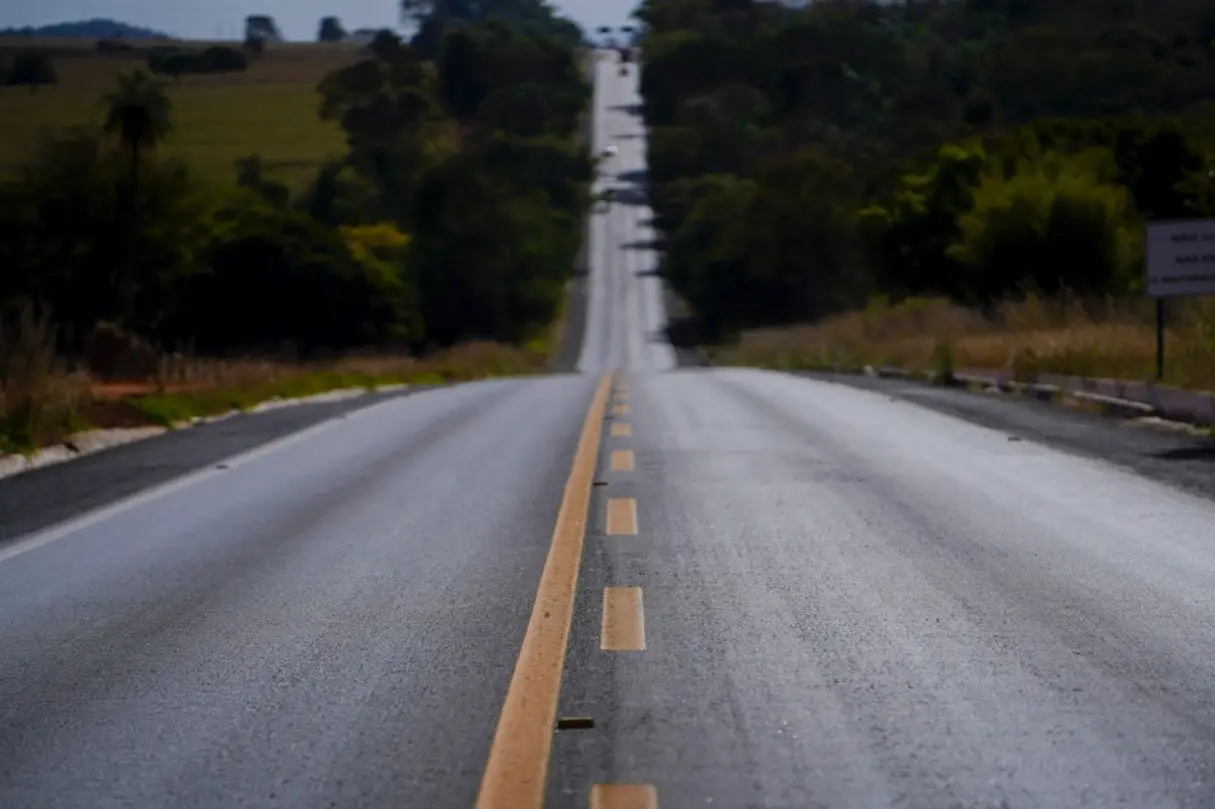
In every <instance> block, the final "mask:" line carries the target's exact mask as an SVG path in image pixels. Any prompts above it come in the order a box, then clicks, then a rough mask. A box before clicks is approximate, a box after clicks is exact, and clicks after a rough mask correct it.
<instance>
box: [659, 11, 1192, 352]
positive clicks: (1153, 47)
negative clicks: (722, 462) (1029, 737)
mask: <svg viewBox="0 0 1215 809" xmlns="http://www.w3.org/2000/svg"><path fill="white" fill-rule="evenodd" d="M636 16H637V17H638V19H639V21H640V22H641V23H642V24H643V26H644V29H643V30H644V39H643V44H642V48H643V52H642V60H643V64H644V70H643V72H642V77H641V82H642V96H643V101H644V104H643V109H642V111H641V114H643V115H644V117H645V120H646V123H647V125H648V126H649V127H650V152H649V153H650V183H651V196H652V201H653V206H654V208H655V214H656V217H657V220H658V224H659V226H660V227H661V229H662V230H663V232H664V233H665V234H666V236H667V250H666V253H665V256H664V259H663V264H662V269H661V271H662V273H663V274H664V276H665V277H666V278H667V279H668V280H669V281H670V282H671V283H672V285H673V286H674V287H675V288H676V289H677V290H678V291H679V292H680V293H682V294H683V296H684V297H686V298H687V299H688V301H689V303H690V304H691V305H692V307H693V309H694V310H695V312H696V313H697V315H698V317H699V320H700V326H701V327H702V328H703V329H704V330H705V333H706V336H708V337H713V338H720V337H722V336H724V335H728V334H730V333H732V332H735V331H737V330H739V329H742V328H748V327H753V326H759V325H769V324H779V323H785V322H792V321H806V320H813V319H816V318H818V317H821V316H823V315H826V314H829V313H831V312H834V311H838V310H841V309H844V308H849V307H854V306H861V305H864V304H865V303H866V302H867V301H869V300H871V299H873V298H874V297H875V296H879V297H886V298H895V299H898V298H903V297H908V296H916V295H945V296H949V297H951V298H953V299H954V300H956V301H959V302H961V303H965V304H968V305H975V306H980V307H982V306H987V305H990V304H992V303H994V302H997V301H999V300H1001V299H1005V298H1008V297H1010V296H1016V295H1019V294H1023V293H1025V292H1027V291H1039V292H1045V293H1053V292H1058V291H1064V290H1066V291H1069V292H1072V293H1076V294H1078V295H1120V294H1130V293H1136V292H1137V291H1139V289H1140V283H1141V282H1140V279H1141V276H1142V269H1143V268H1142V231H1143V224H1144V222H1146V221H1149V220H1151V219H1154V218H1169V217H1186V216H1207V215H1211V214H1212V213H1215V173H1212V167H1213V166H1212V162H1211V154H1212V150H1213V146H1215V138H1213V137H1212V124H1213V123H1215V101H1213V99H1215V9H1212V8H1211V6H1210V4H1209V3H1204V2H1201V0H1153V1H1152V2H1150V3H1149V2H1147V0H1089V2H1085V3H1053V2H1048V1H1047V0H959V1H957V2H948V1H947V0H905V2H902V3H876V2H868V1H866V0H818V1H816V2H814V3H811V4H809V5H808V6H806V7H804V8H791V7H787V6H784V5H781V4H774V3H764V2H753V0H645V1H644V2H643V3H642V5H641V6H640V8H639V9H638V11H637V15H636Z"/></svg>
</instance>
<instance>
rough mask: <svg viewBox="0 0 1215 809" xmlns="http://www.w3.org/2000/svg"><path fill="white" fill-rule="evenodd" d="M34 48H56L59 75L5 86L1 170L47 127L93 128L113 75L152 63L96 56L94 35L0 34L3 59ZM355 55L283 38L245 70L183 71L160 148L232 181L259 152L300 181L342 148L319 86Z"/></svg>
mask: <svg viewBox="0 0 1215 809" xmlns="http://www.w3.org/2000/svg"><path fill="white" fill-rule="evenodd" d="M176 44H181V45H185V46H188V47H200V46H205V45H207V44H209V43H176ZM224 44H228V45H231V44H232V43H224ZM31 45H40V46H41V47H44V48H45V49H46V50H48V51H50V52H51V54H52V59H53V60H54V62H55V69H56V71H57V73H58V76H59V82H58V84H55V85H51V86H47V87H42V88H39V89H38V90H37V92H30V90H29V89H27V88H23V87H0V121H3V122H4V125H3V126H0V175H2V174H5V173H11V172H12V171H13V170H14V169H15V168H16V167H17V166H19V165H21V163H22V162H23V161H24V160H25V159H26V158H27V157H28V155H29V154H30V153H31V151H32V150H33V148H34V146H35V144H36V143H37V141H38V138H39V136H40V134H41V133H42V132H43V131H45V130H47V129H57V128H62V127H68V126H96V125H97V124H98V123H99V122H100V116H101V110H100V109H99V107H98V99H99V98H100V97H101V96H102V95H103V94H104V93H106V92H107V91H108V90H110V89H111V88H112V86H113V84H114V77H115V76H116V74H118V73H119V72H121V71H125V70H130V69H132V68H134V67H139V66H143V65H145V64H146V60H145V58H144V56H143V55H141V54H140V53H139V52H119V53H99V52H97V51H95V50H93V49H92V48H93V41H92V40H78V41H74V40H38V41H35V42H33V43H31V42H29V41H26V40H20V39H16V38H8V39H0V62H4V61H8V60H9V59H10V58H11V56H12V54H13V53H15V52H16V51H17V50H19V49H21V48H23V47H30V46H31ZM357 57H358V51H357V49H355V48H352V47H350V46H347V45H328V44H315V45H311V44H309V45H280V46H271V47H269V48H267V50H266V52H265V53H264V54H263V55H262V56H261V57H259V58H256V59H254V61H253V63H252V64H251V66H250V67H249V69H248V70H246V71H241V72H233V73H217V74H205V75H197V76H183V77H182V79H181V81H180V82H178V83H170V85H169V93H170V96H171V98H172V100H173V119H174V126H175V131H174V132H173V134H172V135H171V136H170V137H169V138H168V140H167V141H166V142H165V144H164V147H163V150H164V153H165V154H166V155H168V156H172V157H179V158H182V159H184V160H186V161H187V162H188V163H190V164H191V165H193V166H194V167H195V168H197V169H198V170H199V171H200V172H201V173H202V174H204V175H206V176H209V177H211V178H214V179H217V180H228V179H231V178H233V177H234V176H235V172H234V170H233V167H232V164H233V161H235V160H236V159H238V158H240V157H244V156H247V155H249V154H253V153H258V154H261V155H262V157H263V159H264V160H265V163H266V166H267V167H268V168H269V169H270V170H271V172H270V173H271V175H272V176H275V177H277V178H278V179H281V180H283V181H285V182H288V183H290V184H292V185H298V184H299V183H301V182H303V181H305V180H306V179H308V178H310V177H311V176H312V174H313V173H314V172H315V169H316V167H317V166H319V165H320V164H321V163H322V162H323V161H324V160H325V159H326V158H328V157H331V156H334V155H338V154H340V153H341V152H342V149H343V136H342V132H341V130H340V129H339V128H338V127H337V126H335V125H333V124H332V123H327V122H322V121H321V120H319V118H318V117H317V110H318V105H319V98H318V96H317V94H316V85H317V83H318V82H319V81H320V80H321V79H322V78H324V76H325V75H326V74H328V73H329V72H330V71H332V70H334V69H336V68H339V67H342V66H345V65H347V64H350V63H351V62H352V61H353V60H355V59H356V58H357Z"/></svg>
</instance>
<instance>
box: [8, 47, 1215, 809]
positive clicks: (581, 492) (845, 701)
mask: <svg viewBox="0 0 1215 809" xmlns="http://www.w3.org/2000/svg"><path fill="white" fill-rule="evenodd" d="M630 72H631V71H630ZM598 80H599V85H598V90H599V102H598V103H599V109H600V110H601V111H602V113H603V114H602V116H601V118H600V119H599V120H598V121H597V127H598V129H599V131H600V132H601V133H603V132H608V133H609V134H610V135H611V137H613V138H615V140H614V142H615V143H617V145H618V146H619V147H620V149H621V152H620V155H619V156H618V158H617V160H618V161H619V162H620V163H621V164H622V167H621V166H618V167H616V168H614V169H613V168H611V167H609V168H608V169H606V171H609V172H611V171H614V172H615V173H616V174H620V173H625V174H627V173H628V172H630V171H632V172H637V171H640V170H641V169H639V168H636V166H639V165H644V164H643V162H642V161H643V152H642V149H641V140H640V139H636V138H634V139H628V138H621V137H620V136H619V135H618V134H616V133H617V131H620V132H624V133H625V134H628V133H629V132H636V129H635V127H636V126H637V123H636V119H635V118H633V117H631V116H629V115H628V114H627V113H625V112H624V111H619V110H612V109H611V107H613V106H616V105H619V104H625V105H627V104H629V103H632V101H631V100H632V98H633V96H632V94H633V93H634V92H635V86H634V85H633V83H632V82H633V81H634V78H633V77H629V78H628V79H620V78H619V77H617V76H616V72H615V64H614V61H611V62H608V64H607V66H605V67H601V68H600V73H599V75H598ZM628 127H634V128H633V129H628ZM617 128H619V130H618V129H617ZM625 144H633V146H630V147H629V148H631V149H632V151H631V152H630V151H628V150H627V149H626V147H625ZM628 176H630V177H633V178H634V180H636V179H637V175H628ZM643 188H644V185H643V184H641V185H637V186H635V188H634V190H641V189H643ZM625 196H626V199H627V202H626V201H622V202H621V203H620V205H619V206H617V207H616V208H614V210H613V211H612V212H608V213H605V214H604V215H603V216H602V217H601V223H602V224H603V227H602V229H601V230H600V236H599V237H597V238H599V240H600V241H599V243H598V248H600V249H598V250H597V251H596V252H594V253H593V254H592V255H591V257H590V262H591V268H590V275H589V277H588V280H589V282H590V283H589V285H588V287H589V290H590V293H591V294H590V296H589V298H588V303H589V306H588V312H587V314H588V329H587V333H586V335H585V337H586V339H585V340H584V341H583V345H584V347H585V351H584V353H583V356H582V366H581V367H582V369H583V370H584V371H587V373H583V374H577V375H566V376H554V377H549V378H537V379H520V380H497V381H488V382H479V383H473V384H469V385H461V386H454V387H448V388H437V389H432V390H425V391H420V392H415V393H411V394H410V395H403V396H400V395H398V396H392V397H387V396H385V397H378V398H368V399H366V400H362V401H358V402H354V403H343V404H341V405H340V406H323V407H303V408H298V409H295V410H284V411H276V412H273V413H267V414H262V415H257V416H249V417H242V418H238V419H233V420H231V421H229V422H222V423H220V424H215V425H210V426H207V427H200V428H195V429H192V430H189V431H185V432H182V433H179V434H176V435H172V436H168V437H166V438H161V439H154V440H152V441H148V442H145V443H142V444H139V445H133V446H128V447H122V448H119V449H116V450H113V451H110V452H106V453H101V454H98V455H97V456H94V457H91V458H87V459H84V460H81V461H76V462H72V463H69V464H65V465H62V466H59V467H53V468H49V469H45V470H41V471H39V472H36V473H31V474H29V475H23V476H19V477H17V478H13V479H9V480H4V481H0V652H2V653H0V807H4V809H25V808H26V807H29V809H58V808H59V807H71V808H72V809H76V808H77V807H79V808H80V809H85V808H86V807H88V809H93V808H94V807H98V808H100V809H108V807H161V806H174V807H177V806H180V807H200V808H201V807H206V808H207V809H211V808H212V807H214V808H215V809H218V808H219V807H225V808H226V807H263V806H266V807H273V806H283V807H292V809H313V808H315V809H321V807H326V808H330V807H341V808H342V809H346V808H347V807H350V808H353V807H404V806H418V807H473V806H477V807H478V809H498V807H501V809H537V807H539V806H540V797H541V796H546V797H547V803H546V805H547V806H549V807H586V806H588V804H589V805H592V806H598V807H600V809H624V808H625V807H627V809H653V808H654V807H657V806H662V807H664V808H666V809H670V808H671V807H718V806H720V807H731V809H761V808H762V809H794V808H795V807H796V809H810V808H813V807H833V808H834V807H840V808H841V809H851V807H860V808H861V809H869V808H870V807H916V808H917V809H918V808H919V807H924V809H941V808H942V807H944V808H945V809H953V807H958V809H961V808H962V807H965V809H972V808H978V809H998V808H999V809H1003V808H1004V807H1007V808H1008V809H1021V808H1022V807H1025V808H1026V809H1028V808H1029V807H1034V808H1035V809H1038V808H1040V807H1068V808H1069V809H1070V808H1071V807H1090V806H1091V807H1107V806H1126V807H1136V808H1137V807H1153V809H1155V808H1156V807H1162V808H1163V807H1210V806H1215V656H1213V655H1212V654H1211V649H1212V648H1215V596H1213V595H1212V593H1213V592H1215V590H1213V588H1212V586H1211V582H1212V581H1215V542H1213V541H1212V538H1213V537H1215V533H1213V532H1212V528H1211V526H1212V524H1213V523H1215V503H1212V501H1211V499H1210V496H1211V495H1213V494H1215V487H1212V486H1211V485H1210V480H1211V478H1210V474H1209V471H1208V470H1209V469H1210V466H1209V464H1210V459H1211V458H1213V457H1215V452H1212V451H1210V448H1209V447H1208V446H1207V445H1205V444H1201V443H1199V442H1198V441H1197V440H1196V439H1193V438H1190V437H1180V436H1176V435H1168V434H1164V433H1160V432H1156V431H1153V430H1146V429H1143V428H1132V427H1127V426H1124V425H1123V424H1120V423H1118V422H1114V421H1109V420H1104V419H1101V418H1099V417H1095V416H1091V415H1086V414H1079V413H1069V412H1067V411H1063V410H1060V409H1058V408H1051V407H1048V406H1046V405H1034V404H1030V403H1021V402H1014V401H1010V400H1004V399H992V398H990V397H983V396H979V395H975V394H969V393H965V392H961V391H941V390H934V389H930V388H925V387H922V386H915V385H909V384H906V383H893V382H889V381H885V380H873V381H864V380H849V381H848V382H847V384H837V383H836V382H833V381H831V380H827V379H822V378H810V377H796V376H791V375H783V374H776V373H768V372H761V371H752V370H733V369H674V368H673V366H674V361H673V359H672V354H671V353H670V351H669V347H667V346H665V345H663V344H662V343H661V342H657V341H655V340H654V339H653V337H654V332H655V331H657V330H659V329H660V328H661V323H662V320H663V314H662V310H661V288H660V286H658V284H657V280H656V279H653V278H652V277H651V276H646V275H640V276H639V275H637V274H636V273H637V272H638V270H639V269H645V268H646V267H648V266H651V264H647V262H650V263H652V260H653V254H652V252H649V251H646V250H633V251H629V250H628V248H627V247H626V245H627V244H628V243H629V242H631V241H633V240H634V239H637V238H638V236H639V234H640V236H641V237H643V238H642V240H644V237H646V236H648V235H649V234H646V233H645V228H644V226H643V224H642V223H643V222H644V217H645V213H644V212H645V208H644V205H643V204H638V202H639V200H638V198H637V197H636V196H632V197H629V195H628V194H626V195H625ZM634 213H636V214H637V216H636V218H633V219H630V218H629V217H630V216H633V214H634ZM613 217H614V218H613ZM613 222H614V223H616V224H615V225H614V226H613V225H612V223H613ZM647 284H648V286H647ZM612 370H618V373H616V374H615V376H614V378H613V382H612V384H613V387H612V388H611V396H610V399H609V398H607V393H608V390H609V389H608V387H606V384H605V378H604V377H603V376H601V373H600V372H602V371H612ZM605 408H606V409H605ZM234 453H242V454H238V455H236V457H230V456H232V455H233V454H234ZM575 585H576V586H575ZM571 717H576V718H582V719H583V720H584V721H582V722H579V723H575V724H576V726H575V727H574V728H572V729H566V723H564V722H562V723H561V725H562V729H560V730H557V731H556V732H553V731H552V728H553V725H554V720H555V719H566V718H571ZM585 720H589V722H588V721H585ZM588 725H589V726H588ZM491 776H492V777H491ZM529 778H531V779H532V780H533V781H535V783H538V787H536V792H535V797H534V799H533V798H532V797H525V798H523V799H519V800H511V801H508V800H506V799H504V798H503V797H502V796H511V795H513V796H516V797H517V796H520V795H523V796H530V795H532V793H531V792H529V791H528V790H529V789H530V788H531V786H534V785H535V784H531V786H529V783H530V782H528V779H529ZM491 785H492V788H491ZM596 793H597V798H598V803H595V802H594V801H592V794H596Z"/></svg>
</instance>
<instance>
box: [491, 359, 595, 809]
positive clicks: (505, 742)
mask: <svg viewBox="0 0 1215 809" xmlns="http://www.w3.org/2000/svg"><path fill="white" fill-rule="evenodd" d="M612 376H613V374H611V373H608V374H606V375H604V377H603V378H602V379H601V380H600V381H599V387H598V388H596V390H595V397H594V399H592V401H591V406H590V408H589V409H588V411H587V414H586V420H585V421H584V422H583V425H582V434H581V436H580V437H579V439H578V449H577V450H576V451H575V452H574V461H573V465H572V467H571V469H570V474H569V478H568V480H567V481H566V483H565V493H564V495H563V496H562V498H561V508H560V510H559V511H558V512H557V524H556V526H555V528H554V529H553V538H552V542H551V544H550V545H549V549H548V557H547V558H546V559H545V561H544V569H543V571H541V573H540V584H539V586H538V587H537V589H536V600H535V602H534V603H533V605H532V614H531V617H530V618H529V619H528V622H527V631H526V632H525V633H524V635H523V645H522V646H521V647H520V649H519V658H518V660H516V662H515V671H514V673H513V674H512V675H511V679H510V685H509V686H508V687H507V690H506V699H505V701H504V702H503V704H502V713H501V715H499V717H498V727H497V730H496V731H495V732H494V740H493V744H492V745H490V749H489V758H488V760H487V761H486V763H485V774H484V776H483V777H482V779H481V789H480V791H479V792H478V793H477V803H476V809H542V807H543V806H544V789H545V783H546V779H547V776H548V761H549V755H550V753H551V750H552V741H553V724H554V722H555V721H556V718H557V696H558V693H559V691H560V689H561V672H562V670H563V669H564V667H565V649H566V646H567V645H568V642H569V634H570V624H571V622H572V619H573V615H574V593H575V591H576V590H577V587H578V569H579V567H580V565H581V562H582V544H583V536H584V534H585V532H586V522H587V516H588V514H589V511H590V504H591V484H592V482H593V480H594V477H595V468H596V464H597V460H598V457H599V441H600V438H601V436H602V431H603V411H604V409H605V408H606V406H607V397H608V391H609V390H611V384H612Z"/></svg>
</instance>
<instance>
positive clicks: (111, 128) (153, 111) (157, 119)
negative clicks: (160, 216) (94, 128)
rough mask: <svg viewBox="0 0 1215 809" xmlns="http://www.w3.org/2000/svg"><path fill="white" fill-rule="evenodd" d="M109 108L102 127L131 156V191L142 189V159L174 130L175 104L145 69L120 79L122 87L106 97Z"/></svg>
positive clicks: (161, 85)
mask: <svg viewBox="0 0 1215 809" xmlns="http://www.w3.org/2000/svg"><path fill="white" fill-rule="evenodd" d="M102 103H103V104H105V106H106V115H105V123H104V124H102V128H103V129H104V130H105V131H106V132H107V133H108V134H110V135H117V136H118V140H119V142H120V143H121V144H122V145H123V147H124V148H125V149H127V150H128V151H129V152H130V154H131V189H132V191H135V190H137V189H138V187H139V157H140V154H141V153H142V152H143V151H145V150H152V149H155V148H156V145H157V144H158V143H160V141H162V140H164V138H165V136H166V135H168V134H169V133H170V132H172V131H173V121H172V112H173V102H172V101H170V100H169V96H168V94H166V93H165V88H164V85H163V84H161V83H160V82H159V81H157V80H156V79H154V78H152V75H151V74H150V73H148V72H147V71H146V70H144V69H143V68H137V69H135V70H133V71H131V72H130V73H121V74H119V76H118V86H117V87H116V88H115V89H114V90H113V91H112V92H109V93H106V94H105V96H104V97H103V98H102Z"/></svg>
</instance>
